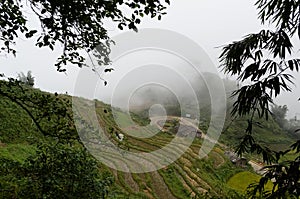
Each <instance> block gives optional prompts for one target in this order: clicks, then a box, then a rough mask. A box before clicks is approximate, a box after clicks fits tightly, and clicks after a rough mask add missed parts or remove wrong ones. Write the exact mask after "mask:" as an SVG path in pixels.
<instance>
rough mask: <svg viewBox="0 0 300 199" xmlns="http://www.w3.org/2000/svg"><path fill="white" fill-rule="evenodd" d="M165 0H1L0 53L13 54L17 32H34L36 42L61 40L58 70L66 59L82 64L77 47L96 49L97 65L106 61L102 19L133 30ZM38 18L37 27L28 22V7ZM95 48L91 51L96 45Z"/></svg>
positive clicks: (107, 44) (159, 10) (158, 12)
mask: <svg viewBox="0 0 300 199" xmlns="http://www.w3.org/2000/svg"><path fill="white" fill-rule="evenodd" d="M167 4H170V2H169V0H164V1H159V0H113V1H103V0H95V1H86V0H63V1H59V0H29V1H22V0H2V1H0V47H1V49H0V53H12V54H14V55H16V50H15V49H14V47H13V46H14V44H15V43H16V39H17V38H18V37H20V36H25V37H26V38H31V37H33V35H37V36H38V37H37V41H36V46H38V47H48V48H50V49H51V50H54V48H55V47H56V45H57V44H61V45H62V47H63V51H62V54H61V56H60V57H59V58H58V59H57V63H56V64H55V65H56V66H57V70H58V71H65V70H66V69H65V68H64V67H63V66H65V65H67V63H71V64H75V65H78V66H82V65H83V63H84V60H85V58H84V57H83V55H82V54H81V53H80V51H86V52H87V53H91V52H92V51H93V53H97V54H98V55H99V56H98V58H99V60H98V63H99V65H105V64H108V63H109V59H108V54H109V52H110V44H111V41H110V39H109V35H108V32H107V29H106V28H105V24H104V21H105V20H110V21H112V22H114V23H115V24H116V25H117V26H118V28H119V29H121V30H123V28H125V27H127V28H129V29H133V30H135V31H137V25H138V24H140V23H141V18H142V17H144V16H145V15H149V16H150V17H152V18H158V19H159V20H160V19H161V17H162V15H164V14H166V12H165V9H166V5H167ZM29 10H30V11H32V12H33V13H34V14H35V15H36V16H37V17H38V19H39V22H40V28H38V27H30V26H29V25H28V15H29V14H28V13H29V12H28V11H29ZM97 46H99V48H98V50H97V51H95V49H96V47H97Z"/></svg>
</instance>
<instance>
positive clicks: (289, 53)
mask: <svg viewBox="0 0 300 199" xmlns="http://www.w3.org/2000/svg"><path fill="white" fill-rule="evenodd" d="M256 6H257V8H258V10H259V18H260V20H261V22H262V23H272V24H274V26H275V30H261V31H260V32H259V33H254V34H249V35H247V36H246V37H245V38H244V39H243V40H241V41H236V42H233V43H232V44H229V45H227V46H225V47H224V48H223V52H222V54H221V55H220V60H221V62H222V67H223V69H224V71H225V73H227V74H231V75H237V76H238V80H240V81H241V82H247V83H248V82H251V83H250V84H244V85H242V87H241V88H239V89H238V90H237V91H235V92H234V93H233V95H234V96H236V97H237V101H236V102H235V103H234V108H233V111H232V113H233V114H237V115H240V116H244V115H250V119H249V120H248V125H247V128H246V130H245V136H244V138H243V140H242V142H241V143H240V145H239V146H238V149H237V151H238V153H239V154H243V153H245V152H256V153H258V154H262V156H263V158H264V161H266V162H267V163H272V165H271V166H268V167H266V168H267V172H266V173H265V175H264V177H263V178H262V179H261V180H260V183H259V184H256V185H253V186H251V187H250V189H249V194H250V196H251V197H252V198H255V197H257V193H259V196H260V197H264V198H286V197H287V195H290V196H296V197H299V196H300V171H299V166H300V154H299V148H300V142H299V141H298V142H296V143H295V144H294V145H292V146H291V148H290V149H289V150H287V151H284V152H282V151H280V152H278V151H273V150H271V149H269V148H268V147H265V146H263V145H260V144H259V143H258V142H257V141H256V140H255V137H254V136H253V133H252V132H253V127H254V126H260V123H259V122H257V121H256V120H255V119H254V116H255V115H256V114H257V115H258V116H259V117H261V118H262V117H264V118H266V119H268V118H269V113H270V105H272V104H273V98H274V97H277V96H278V95H279V94H280V93H282V92H283V91H292V89H291V87H290V84H291V83H292V75H291V74H292V73H293V72H298V71H299V67H300V60H299V59H298V58H294V57H297V54H294V51H293V42H292V38H293V36H294V35H295V33H297V32H298V35H299V37H300V23H299V20H300V14H299V13H300V10H299V9H300V7H299V2H298V1H289V0H285V1H279V0H258V1H257V2H256ZM288 152H290V153H291V152H292V153H295V158H294V159H293V160H291V161H283V162H279V160H280V159H281V157H282V156H284V155H285V154H286V153H288ZM269 180H274V188H273V190H272V191H271V192H266V191H265V190H264V186H265V185H266V183H267V182H268V181H269Z"/></svg>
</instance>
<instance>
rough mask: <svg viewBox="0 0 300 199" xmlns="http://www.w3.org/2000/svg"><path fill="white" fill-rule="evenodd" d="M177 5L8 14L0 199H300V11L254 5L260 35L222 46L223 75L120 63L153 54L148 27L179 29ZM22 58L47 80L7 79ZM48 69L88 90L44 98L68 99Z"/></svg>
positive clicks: (34, 6)
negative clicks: (168, 24)
mask: <svg viewBox="0 0 300 199" xmlns="http://www.w3.org/2000/svg"><path fill="white" fill-rule="evenodd" d="M236 2H237V1H236ZM176 3H177V2H175V1H169V0H140V1H138V0H125V1H124V0H113V1H103V0H95V1H87V0H63V1H57V0H27V1H23V0H0V55H1V56H0V66H1V71H0V198H3V199H7V198H24V199H27V198H72V199H73V198H103V199H104V198H109V199H110V198H111V199H114V198H115V199H121V198H128V199H142V198H145V199H175V198H187V199H188V198H190V199H196V198H233V199H235V198H237V199H239V198H251V199H255V198H278V199H279V198H280V199H281V198H282V199H285V198H287V199H289V198H291V199H293V198H300V109H299V107H300V104H299V103H300V102H299V101H300V95H299V93H297V88H298V87H297V86H299V84H297V83H298V82H299V79H298V78H297V74H298V73H299V68H300V59H298V56H299V41H300V1H298V0H281V1H280V0H256V1H255V2H252V3H251V5H252V8H253V9H254V10H255V12H256V13H255V14H256V18H255V20H256V21H258V23H259V24H261V26H260V27H259V28H257V29H255V31H253V32H246V34H244V35H237V36H235V37H232V39H231V40H228V41H226V43H219V44H218V46H219V47H217V49H218V55H217V59H216V61H212V62H215V63H216V71H217V72H215V73H214V72H210V71H209V70H207V71H205V70H204V71H201V72H200V73H197V72H195V71H196V70H194V68H193V67H194V65H193V64H190V65H188V64H184V63H183V62H179V61H176V60H177V59H178V57H179V58H180V57H181V55H178V56H177V58H176V59H175V61H173V62H172V64H170V65H171V66H170V67H169V68H168V67H166V66H165V65H166V64H163V63H164V62H163V61H161V59H167V60H168V61H169V60H171V59H170V58H169V56H168V55H166V52H164V51H163V50H157V49H158V48H156V49H154V50H156V51H155V52H153V51H154V50H153V49H150V48H149V49H147V50H145V51H143V52H136V53H137V55H136V56H132V57H130V56H131V55H129V54H126V53H127V52H126V53H124V54H122V56H120V57H121V58H119V57H118V59H122V58H124V57H125V58H124V61H123V62H122V61H120V62H118V61H115V60H113V59H112V56H115V54H114V53H115V51H114V49H115V46H118V41H120V43H121V44H120V45H125V46H129V47H131V46H136V43H138V42H141V43H143V42H145V43H147V42H148V41H146V38H143V37H140V36H138V35H139V34H141V33H143V30H142V28H140V27H142V24H143V23H152V24H159V23H162V22H163V21H164V20H165V19H166V20H167V19H168V17H169V18H170V19H171V18H174V17H175V15H174V12H172V5H173V4H174V5H175V4H176ZM203 3H204V2H203ZM182 4H183V3H182ZM184 4H185V6H189V5H186V4H188V3H184ZM198 4H199V5H200V6H201V4H202V2H199V3H198ZM217 4H218V3H217ZM217 4H216V6H217ZM252 8H249V9H252ZM232 9H236V10H238V9H239V7H234V8H232ZM180 12H182V13H181V14H182V15H184V14H186V13H187V14H189V11H188V10H185V8H182V11H180ZM181 14H180V15H181ZM177 15H179V14H178V13H177ZM214 15H216V16H217V17H218V18H220V17H221V18H222V16H219V15H218V13H215V14H214ZM228 15H230V13H228ZM193 16H197V15H193ZM177 17H178V16H177ZM175 18H176V17H175ZM194 18H195V17H194ZM237 18H238V17H237ZM176 20H177V19H176ZM206 20H207V21H208V22H207V23H209V20H210V19H209V18H208V19H206ZM179 23H180V22H179V21H178V24H177V23H175V25H176V26H177V25H178V26H179ZM186 23H187V22H186ZM228 23H230V21H228ZM108 24H109V25H108ZM244 24H246V25H247V22H244ZM173 25H174V24H173ZM195 26H196V25H192V27H193V28H196V27H195ZM197 26H201V25H199V24H197ZM111 27H115V28H116V30H117V33H118V34H121V36H122V34H123V33H124V32H130V34H133V35H134V36H133V37H136V38H137V41H131V40H129V39H127V37H126V34H125V36H124V38H125V39H123V40H122V37H115V38H116V39H114V37H113V36H112V35H111V30H110V29H111ZM204 31H205V30H204ZM158 32H159V31H158ZM174 32H175V31H174ZM144 33H145V32H144ZM146 33H147V30H146ZM167 33H168V34H169V33H170V35H169V38H171V39H172V37H174V38H176V34H175V33H174V34H173V33H171V31H169V32H167ZM172 34H173V35H172ZM135 35H136V36H135ZM174 35H175V36H174ZM119 38H121V39H119ZM182 38H183V37H182ZM230 38H231V37H230ZM156 39H157V38H156V37H155V34H153V35H151V34H150V40H151V41H150V43H151V42H152V43H153V45H157V46H159V44H158V43H163V41H158V42H157V41H156ZM144 40H145V41H144ZM25 41H26V42H28V43H29V44H32V45H33V46H34V48H35V49H37V51H39V52H43V53H45V52H46V56H47V57H48V56H49V59H51V58H52V56H54V57H55V59H54V61H53V64H52V65H47V64H46V63H48V62H47V61H46V60H45V59H47V57H45V58H39V56H38V55H37V54H36V53H35V52H33V51H32V52H31V50H28V49H26V48H24V47H19V46H20V43H22V42H25ZM122 42H123V43H122ZM182 42H184V41H183V40H182V41H180V40H179V39H178V40H174V41H173V42H172V44H170V46H173V44H174V46H176V45H178V49H180V48H183V47H182V46H183V45H184V44H182ZM152 43H151V45H152ZM129 47H128V49H130V48H129ZM153 47H156V46H153ZM173 48H174V49H177V48H175V47H173ZM117 50H120V52H121V51H122V50H123V49H122V48H119V49H117ZM24 51H27V53H29V55H30V57H26V59H27V60H30V62H29V63H32V64H34V63H35V62H37V63H38V64H39V66H38V67H37V68H34V69H32V70H27V68H24V69H22V70H19V69H15V68H14V66H13V64H11V65H10V63H13V61H11V62H10V61H8V60H16V59H17V58H18V56H19V55H20V54H21V55H22V52H24ZM139 53H140V54H139ZM158 53H161V54H160V55H158ZM184 53H191V54H193V55H194V54H195V55H196V56H195V57H196V58H197V59H199V64H201V63H202V61H203V60H204V59H206V58H205V57H204V56H202V55H203V52H199V53H198V52H195V51H193V52H184ZM201 53H202V54H201ZM174 54H175V53H174ZM126 56H127V59H126ZM182 56H183V55H182ZM210 56H212V55H210ZM207 57H208V56H207ZM129 58H131V59H132V60H134V61H132V62H130V61H128V60H130V59H129ZM196 58H195V59H196ZM149 59H156V60H154V61H152V62H151V64H152V65H151V64H150V65H149V66H144V65H143V64H144V63H145V65H146V64H147V63H148V62H147V61H145V60H149ZM193 59H194V57H193ZM193 61H195V60H192V62H193ZM197 61H198V60H196V61H195V63H196V64H197V63H198V62H197ZM212 62H206V61H203V63H204V64H203V67H208V65H209V64H210V63H212ZM155 63H157V64H155ZM158 63H159V64H158ZM215 63H214V64H212V65H215ZM43 64H44V65H43ZM134 64H135V65H139V66H138V67H140V68H131V65H134ZM19 65H20V64H19ZM141 65H142V66H141ZM191 65H192V66H191ZM120 66H121V67H120ZM146 67H148V68H146ZM189 67H191V68H192V69H189ZM126 68H127V69H128V70H127V71H126V70H125V69H126ZM170 68H172V70H173V69H174V71H176V72H174V73H173V72H169V71H168V70H169V69H170ZM48 69H50V70H52V71H54V72H55V74H56V73H57V74H59V75H60V76H62V77H63V78H69V77H70V76H73V75H74V74H75V72H72V70H74V71H75V70H76V71H83V72H81V74H91V76H89V77H88V78H87V77H85V76H84V77H85V78H82V79H80V75H79V76H78V77H79V78H77V79H76V77H74V81H73V82H72V85H74V87H75V89H74V92H72V90H71V91H70V90H68V91H67V92H66V91H62V90H55V89H49V88H50V87H47V88H46V87H44V86H40V85H42V84H40V83H39V82H42V81H46V84H47V85H50V86H51V85H53V86H54V85H55V84H58V85H59V86H61V87H63V85H62V84H63V83H62V84H61V83H58V80H56V79H55V78H48V75H49V77H50V76H51V74H49V73H48ZM8 71H9V72H8ZM11 71H13V72H11ZM70 71H71V72H70ZM124 71H125V72H124ZM79 73H80V72H79ZM36 74H38V75H36ZM40 74H44V76H43V75H40ZM57 74H56V75H57ZM116 74H118V75H116ZM74 76H75V75H74ZM51 77H52V76H51ZM90 77H91V78H90ZM94 81H95V82H97V83H95V84H97V85H95V86H94V85H92V84H93V82H94ZM147 81H149V82H153V83H152V84H146V83H145V82H147ZM99 82H100V83H99ZM161 82H162V83H161ZM186 82H187V83H186ZM118 84H119V85H118ZM114 85H117V86H116V87H114ZM220 85H221V87H220ZM93 86H94V87H93ZM134 86H135V87H134ZM53 88H56V87H53ZM72 89H73V88H72ZM76 89H77V90H78V91H80V94H78V95H77V94H76V92H75V91H76ZM132 89H133V90H134V91H132ZM93 92H98V94H94V93H93ZM90 93H93V94H92V95H91V94H90ZM99 93H100V94H99ZM110 94H111V95H110ZM291 96H296V97H295V98H294V99H293V98H292V97H291ZM278 98H280V99H284V100H286V101H284V100H278ZM287 101H289V102H291V101H292V102H291V103H292V104H293V105H291V103H285V102H287Z"/></svg>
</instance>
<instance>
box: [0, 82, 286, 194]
mask: <svg viewBox="0 0 300 199" xmlns="http://www.w3.org/2000/svg"><path fill="white" fill-rule="evenodd" d="M0 88H1V90H0V94H1V95H0V120H1V123H0V164H1V166H2V169H0V189H2V192H1V195H0V198H10V197H16V198H27V197H26V196H25V195H24V193H26V192H24V190H23V189H22V186H23V185H24V183H25V182H24V181H22V179H19V178H18V177H17V175H19V174H18V172H19V171H18V168H20V170H22V168H23V167H22V165H26V164H27V163H28V160H31V161H37V160H39V158H38V157H35V154H36V153H37V154H40V152H41V150H46V151H47V150H48V151H50V152H51V150H54V151H53V153H54V156H55V157H56V155H57V157H60V156H59V155H60V154H61V155H62V156H65V155H64V154H65V151H67V152H68V151H69V152H70V154H73V153H74V152H72V150H73V149H74V151H75V152H76V151H77V152H78V154H82V150H83V147H82V145H81V144H80V142H79V141H78V136H77V134H76V133H74V132H75V128H74V123H73V121H72V112H71V103H70V100H71V97H70V96H66V95H56V94H50V93H46V92H42V91H40V90H38V89H32V88H29V87H26V86H24V87H23V88H22V89H20V88H19V87H12V88H9V89H8V88H7V83H6V82H1V86H0ZM12 89H13V90H14V91H13V92H10V94H9V96H5V94H8V90H9V91H11V90H12ZM13 96H15V98H13V99H12V98H10V97H13ZM18 100H19V101H20V102H23V103H24V104H26V108H27V110H30V111H31V112H32V114H34V116H36V117H38V118H40V120H39V121H38V122H39V124H40V128H37V125H36V123H35V122H36V121H34V120H33V119H32V117H30V116H29V115H28V113H27V112H26V110H24V107H23V108H22V107H21V106H20V105H19V104H18ZM88 103H95V107H96V114H97V117H98V120H99V124H100V125H101V126H102V127H103V128H104V129H106V133H107V134H108V135H111V141H112V142H113V143H115V144H118V146H119V147H121V148H124V149H127V150H131V151H143V152H150V151H154V150H157V149H159V148H161V147H163V146H165V145H166V144H168V143H170V141H171V140H172V139H173V138H174V135H173V134H172V133H166V132H159V133H158V134H156V135H155V136H153V137H150V138H136V137H133V136H130V135H127V134H126V132H124V131H122V130H121V129H120V128H119V127H118V125H116V122H115V120H114V116H113V115H112V109H111V107H110V106H109V105H107V104H104V103H102V102H100V101H97V100H94V101H88ZM114 112H115V113H116V115H117V117H118V120H119V121H121V125H122V126H125V127H126V125H128V126H127V127H128V129H129V130H135V129H134V128H133V127H131V126H130V125H131V124H130V122H129V121H128V120H127V119H126V117H125V116H124V114H125V113H123V112H122V111H121V110H120V109H114ZM60 115H61V116H60ZM132 116H133V120H134V121H135V122H136V123H138V124H140V125H142V126H145V125H147V124H149V119H146V118H140V117H139V116H138V115H136V114H133V113H132ZM266 125H267V129H274V125H275V124H274V123H270V124H269V123H268V124H266ZM243 128H244V126H243V124H240V123H238V122H235V123H233V125H232V127H230V128H229V129H228V132H229V133H227V134H225V135H223V137H222V140H224V141H227V140H229V139H233V138H234V139H236V137H237V136H238V135H237V134H238V132H240V131H242V130H243ZM276 128H277V127H276ZM147 130H148V131H149V133H151V131H152V129H151V128H148V129H147ZM154 130H155V129H154V128H153V131H154ZM65 132H69V134H66V133H65ZM274 132H275V131H269V130H262V131H261V133H260V136H262V140H265V138H266V137H269V136H273V135H275V134H274ZM117 133H122V134H124V135H125V139H124V140H123V141H120V140H119V139H118V138H117V136H116V134H117ZM275 133H276V135H281V134H280V133H282V132H281V131H278V132H275ZM86 136H92V133H90V134H89V133H88V134H87V135H86ZM270 139H271V138H270ZM270 139H269V140H270ZM70 140H72V141H70ZM279 140H281V141H282V143H287V142H289V141H290V140H289V138H286V137H285V136H280V139H279ZM275 141H276V142H277V141H278V139H276V140H275ZM54 143H56V144H57V143H59V145H58V146H61V147H58V149H55V147H52V145H53V144H54ZM201 143H202V139H200V138H196V139H195V140H194V142H193V144H192V145H191V147H190V148H189V149H188V150H187V151H186V152H185V153H184V154H183V155H182V156H181V157H180V158H179V159H178V160H177V161H175V162H174V163H173V164H171V165H169V166H166V167H165V168H163V169H160V170H158V171H155V172H148V173H143V174H134V173H133V174H132V173H125V172H120V171H116V170H113V169H111V168H108V167H107V166H105V165H103V164H101V163H100V162H98V163H97V168H98V172H99V174H101V176H99V179H108V177H107V176H111V177H113V180H112V182H113V183H108V184H109V189H108V195H107V196H106V197H108V198H130V199H131V198H138V199H140V198H230V197H231V198H240V197H241V196H240V195H239V194H241V192H240V190H239V189H240V188H235V187H234V186H232V184H234V183H232V177H233V176H234V175H235V174H238V173H240V172H242V171H245V170H246V171H248V172H252V169H251V168H250V166H247V167H245V168H241V167H238V166H236V165H234V164H232V163H231V162H230V161H229V159H228V157H226V156H225V155H224V152H225V150H226V149H225V148H224V147H221V146H219V145H217V146H216V147H215V148H214V149H213V150H212V151H211V152H210V153H209V154H208V156H207V157H206V158H204V159H199V158H198V153H199V149H200V147H201ZM44 145H47V146H48V147H47V146H46V147H44V148H43V147H41V146H44ZM49 146H50V147H49ZM55 150H58V151H57V154H56V152H55ZM174 150H178V149H176V148H174ZM47 154H48V153H47ZM83 154H84V153H83ZM70 157H73V156H70ZM74 157H75V156H74ZM84 157H85V156H84ZM32 158H33V159H32ZM79 158H80V157H79ZM50 159H51V158H50ZM88 160H90V159H89V158H88ZM49 161H50V160H49ZM53 161H56V160H53ZM57 161H58V160H57ZM116 161H117V160H116ZM29 162H30V161H29ZM59 163H61V162H59ZM49 164H51V162H49ZM16 165H17V166H16ZM10 166H11V168H10ZM12 168H14V169H15V168H17V170H13V169H12ZM80 171H81V170H79V171H77V172H80ZM20 172H21V171H20ZM102 174H103V175H102ZM104 174H105V175H104ZM24 179H25V178H24ZM26 179H27V178H26ZM229 179H231V181H230V183H228V181H229ZM255 180H257V178H255ZM42 182H43V181H42ZM25 184H26V183H25ZM24 186H25V185H24ZM60 189H64V188H60ZM4 190H5V191H4ZM22 194H23V195H22Z"/></svg>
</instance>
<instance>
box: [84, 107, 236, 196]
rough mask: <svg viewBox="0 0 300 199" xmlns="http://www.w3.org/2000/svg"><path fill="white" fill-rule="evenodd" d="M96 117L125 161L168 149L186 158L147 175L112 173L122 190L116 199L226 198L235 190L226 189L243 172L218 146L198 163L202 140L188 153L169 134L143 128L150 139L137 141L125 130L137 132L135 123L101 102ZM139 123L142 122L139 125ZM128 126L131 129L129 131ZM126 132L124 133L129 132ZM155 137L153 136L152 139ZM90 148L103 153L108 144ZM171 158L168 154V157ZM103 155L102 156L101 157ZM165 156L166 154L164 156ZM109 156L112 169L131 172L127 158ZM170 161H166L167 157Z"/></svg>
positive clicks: (149, 160) (151, 160)
mask: <svg viewBox="0 0 300 199" xmlns="http://www.w3.org/2000/svg"><path fill="white" fill-rule="evenodd" d="M96 110H97V117H98V120H99V124H100V125H101V126H102V128H103V129H104V131H105V132H104V133H105V135H106V136H107V137H109V141H110V142H111V143H113V144H114V145H115V146H118V147H120V148H121V149H122V150H123V151H124V153H123V157H126V153H127V152H126V151H128V153H129V152H139V153H140V152H153V151H156V150H158V149H161V148H163V147H165V146H166V145H168V146H169V147H170V149H169V150H170V151H169V152H170V153H172V152H175V153H182V154H183V155H182V156H181V157H180V158H178V159H177V160H176V161H175V162H173V163H172V164H170V165H167V166H165V167H163V168H161V169H159V170H157V171H152V172H147V173H131V172H121V171H117V170H114V169H110V170H111V171H112V173H113V174H114V176H115V179H116V182H117V185H118V186H119V188H120V189H119V190H118V193H117V194H116V195H115V197H116V198H124V197H125V196H126V197H128V198H211V197H217V198H222V197H226V196H228V195H229V194H232V193H233V192H234V190H233V189H232V188H230V187H229V186H228V185H227V180H228V179H229V178H230V177H231V176H233V175H234V174H236V173H238V172H240V171H241V169H240V168H238V167H236V166H234V165H232V164H231V163H230V162H229V161H228V159H227V158H226V157H225V156H224V151H223V148H222V147H221V146H216V147H215V148H214V149H213V150H212V152H210V153H209V154H208V156H207V157H206V158H204V159H199V156H198V152H199V149H200V147H201V143H202V141H203V140H202V139H200V138H196V139H195V140H194V141H193V143H192V145H191V146H190V147H189V148H187V150H185V148H184V146H181V145H180V144H178V145H175V144H170V143H171V141H172V140H173V139H174V138H175V137H176V136H175V135H172V134H170V133H167V132H158V133H157V131H158V130H157V128H155V127H153V126H148V127H145V128H142V130H143V133H149V135H150V136H149V137H147V138H138V137H134V136H131V135H128V134H127V133H126V132H124V131H123V130H122V129H123V128H125V129H126V130H128V129H129V130H130V129H135V130H136V131H138V130H139V127H137V126H132V123H130V122H129V120H128V119H127V118H126V117H125V116H124V113H123V112H122V111H120V110H113V112H112V110H111V108H110V107H109V106H108V105H106V104H103V103H101V102H96ZM116 117H118V120H119V121H120V118H123V120H121V123H122V124H121V126H122V129H121V128H119V127H118V125H116V123H115V118H116ZM137 122H139V121H137ZM126 123H128V126H127V127H126V125H127V124H126ZM126 130H125V131H126ZM119 134H123V135H124V140H122V141H120V139H118V136H117V135H119ZM153 135H154V136H153ZM87 144H89V146H88V148H90V149H91V150H94V151H98V150H103V148H104V147H105V144H106V143H103V142H101V143H98V144H95V143H87ZM166 154H168V153H166ZM102 155H103V154H102ZM162 155H163V154H162ZM123 157H121V156H117V155H115V154H112V153H109V151H108V152H107V154H106V156H105V159H106V161H107V162H109V164H110V166H111V167H113V168H118V167H119V166H120V165H122V168H123V169H124V170H128V171H130V167H131V166H132V164H131V163H130V162H127V161H124V158H123ZM151 157H152V158H149V157H146V156H145V157H139V158H142V162H143V164H152V165H156V163H157V162H155V159H161V158H160V157H161V156H160V154H155V153H154V155H153V156H151ZM166 158H167V157H166Z"/></svg>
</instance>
